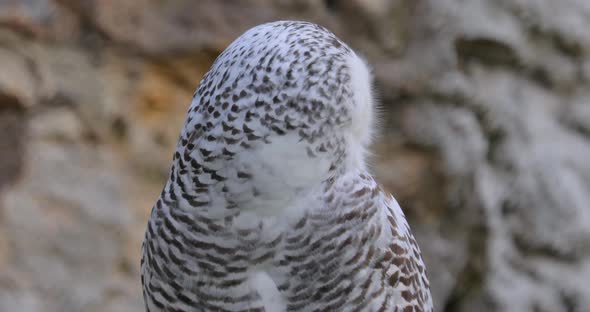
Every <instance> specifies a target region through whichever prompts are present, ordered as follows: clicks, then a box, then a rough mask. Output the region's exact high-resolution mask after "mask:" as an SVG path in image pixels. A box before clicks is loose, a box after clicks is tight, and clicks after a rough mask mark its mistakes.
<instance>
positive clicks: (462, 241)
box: [0, 0, 590, 311]
mask: <svg viewBox="0 0 590 312" xmlns="http://www.w3.org/2000/svg"><path fill="white" fill-rule="evenodd" d="M278 19H304V20H309V21H314V22H318V23H320V24H323V25H324V26H326V27H328V28H329V29H331V30H332V31H334V32H335V33H336V34H337V35H338V36H340V37H341V38H342V39H344V40H345V41H347V42H349V43H350V45H351V46H352V47H353V48H355V49H356V50H357V51H359V52H360V53H362V54H363V55H364V56H365V57H366V58H367V59H368V60H369V62H370V63H371V64H372V65H373V66H374V75H375V78H376V91H377V94H378V96H379V98H380V102H381V106H382V116H381V119H382V131H381V133H382V134H381V136H380V138H379V140H378V142H377V143H376V144H375V146H374V150H375V157H374V159H373V171H374V172H375V173H376V174H377V177H378V179H379V180H380V181H381V182H382V183H383V184H384V185H385V187H386V188H388V189H389V190H391V191H392V193H394V194H395V196H396V197H397V198H398V200H399V201H400V203H401V205H402V207H403V208H404V210H405V212H406V214H407V215H408V217H409V219H410V223H411V224H412V227H413V229H414V232H415V233H416V236H417V238H418V241H419V242H420V244H421V246H422V249H423V253H424V257H425V260H426V262H427V266H428V269H429V275H430V279H431V282H432V288H433V289H432V290H433V294H434V298H435V304H436V307H437V310H438V311H589V310H590V288H589V287H587V285H586V284H587V281H588V280H590V103H589V102H590V32H589V31H588V30H589V29H590V2H588V1H585V0H564V1H551V0H512V1H506V0H469V1H460V0H413V1H412V0H405V1H403V0H350V1H338V0H324V1H317V0H293V1H271V0H248V1H216V0H209V1H206V0H203V1H189V0H174V1H157V0H136V1H114V0H100V1H99V0H87V1H72V0H27V1H22V0H21V1H19V0H3V1H0V311H142V309H143V306H142V299H141V294H140V286H139V272H138V264H139V250H140V244H141V239H142V235H143V230H144V225H145V222H146V220H147V215H148V213H149V210H150V209H151V205H152V204H153V201H154V199H155V198H156V197H157V195H158V194H159V192H160V190H161V187H162V185H163V183H164V180H165V177H166V173H167V170H168V165H169V161H170V159H171V155H172V151H173V149H174V146H175V144H176V139H177V136H178V133H179V130H180V127H181V126H182V122H183V121H184V114H185V111H186V108H187V106H188V104H189V101H190V98H191V95H192V92H193V91H194V89H195V88H196V86H197V84H198V81H199V79H200V77H201V76H202V75H203V74H204V73H205V72H206V70H207V69H208V67H209V66H210V64H211V62H212V61H213V60H214V58H215V56H216V55H217V54H218V53H219V52H220V51H222V50H223V48H224V47H225V46H226V45H227V44H229V43H230V42H231V41H232V40H233V39H234V38H235V37H236V36H238V35H239V34H240V33H242V32H243V31H244V30H246V29H247V28H249V27H251V26H254V25H256V24H259V23H262V22H265V21H272V20H278Z"/></svg>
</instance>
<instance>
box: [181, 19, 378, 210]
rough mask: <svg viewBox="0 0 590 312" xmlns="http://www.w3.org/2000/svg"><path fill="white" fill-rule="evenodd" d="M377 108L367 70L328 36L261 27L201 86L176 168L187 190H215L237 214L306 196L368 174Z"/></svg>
mask: <svg viewBox="0 0 590 312" xmlns="http://www.w3.org/2000/svg"><path fill="white" fill-rule="evenodd" d="M373 102H374V101H373V95H372V86H371V74H370V70H369V68H368V66H367V65H366V64H365V62H364V61H363V60H362V59H361V58H360V57H359V56H357V54H356V53H355V52H354V51H352V49H350V48H349V47H348V46H347V45H346V44H344V43H343V42H342V41H340V40H339V39H338V38H337V37H336V36H335V35H334V34H332V33H331V32H329V31H328V30H326V29H325V28H323V27H321V26H318V25H315V24H312V23H308V22H296V21H280V22H273V23H268V24H263V25H260V26H257V27H254V28H252V29H250V30H248V31H247V32H245V33H244V34H243V35H241V36H240V37H239V38H238V39H236V40H235V41H234V42H233V43H232V44H230V45H229V46H228V47H227V49H226V50H225V51H223V53H221V55H220V56H219V57H218V58H217V59H216V60H215V62H214V63H213V65H212V67H211V69H210V70H209V72H208V73H207V74H206V75H205V77H204V78H203V80H202V81H201V83H200V85H199V87H198V89H197V91H196V92H195V94H194V97H193V100H192V103H191V106H190V108H189V112H188V117H187V121H186V123H185V126H184V128H183V131H182V133H181V137H180V140H179V143H178V149H177V153H176V154H175V157H174V158H175V168H173V169H176V171H177V172H180V171H179V170H182V173H184V174H185V176H184V177H181V178H184V179H185V180H186V181H184V184H185V185H189V186H187V187H192V188H193V189H195V190H196V189H199V188H204V187H205V186H208V187H209V186H210V185H215V186H213V187H209V189H211V188H215V187H217V188H219V191H220V192H222V193H224V194H225V195H226V196H225V197H226V198H231V201H232V202H236V205H239V204H240V202H241V201H246V200H250V199H251V198H253V197H257V196H258V197H264V198H285V197H289V196H287V195H286V194H285V193H289V194H297V192H304V191H306V190H309V189H310V188H312V187H313V186H314V185H317V184H320V183H322V182H323V181H325V180H327V179H330V178H333V177H335V176H338V175H341V174H344V173H345V172H349V171H354V170H364V169H365V154H366V150H367V146H368V145H369V144H370V141H371V137H372V134H373V123H374V122H373V119H374V103H373ZM179 176H181V175H180V174H177V177H176V178H177V179H179ZM191 183H192V184H191ZM293 196H295V195H293Z"/></svg>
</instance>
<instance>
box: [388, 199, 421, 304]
mask: <svg viewBox="0 0 590 312" xmlns="http://www.w3.org/2000/svg"><path fill="white" fill-rule="evenodd" d="M383 206H384V208H385V209H384V214H385V216H386V218H385V219H386V220H384V227H383V229H384V231H383V235H384V237H385V238H386V239H385V240H382V241H381V251H382V252H383V254H382V255H383V256H382V258H381V261H380V266H381V267H382V270H383V275H382V276H383V283H384V284H385V287H386V289H388V291H387V299H386V302H387V303H388V306H389V309H390V310H391V309H393V308H394V307H395V308H399V309H401V311H406V309H407V310H409V311H433V304H432V298H431V295H430V283H429V282H428V278H427V277H426V269H425V265H424V262H423V260H422V254H421V252H420V248H419V247H418V243H417V242H416V239H415V238H414V236H413V235H412V233H411V230H410V227H409V225H408V222H407V221H406V218H405V216H404V214H403V212H402V210H401V208H400V206H399V204H398V203H397V201H396V200H395V198H393V197H392V196H391V195H386V196H385V199H384V202H383ZM412 308H413V309H412ZM396 311H397V310H396Z"/></svg>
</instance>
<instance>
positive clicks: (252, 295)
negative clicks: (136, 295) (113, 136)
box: [142, 21, 432, 311]
mask: <svg viewBox="0 0 590 312" xmlns="http://www.w3.org/2000/svg"><path fill="white" fill-rule="evenodd" d="M373 119H374V117H373V97H372V94H371V77H370V71H369V70H368V67H367V65H366V64H365V62H364V61H363V60H361V59H360V58H359V57H358V56H357V55H356V54H355V52H354V51H352V50H351V49H350V48H349V47H348V46H347V45H346V44H344V43H343V42H342V41H340V40H339V39H338V38H337V37H336V36H335V35H333V34H332V33H330V32H329V31H328V30H326V29H325V28H323V27H321V26H318V25H315V24H311V23H307V22H295V21H281V22H274V23H268V24H263V25H260V26H257V27H254V28H252V29H250V30H248V31H247V32H246V33H244V34H243V35H242V36H240V37H239V38H238V39H236V40H235V41H234V42H233V43H232V44H231V45H230V46H229V47H228V48H227V49H226V50H225V51H224V52H223V53H222V54H221V55H220V56H219V57H218V58H217V60H216V61H215V62H214V64H213V65H212V67H211V69H210V70H209V72H208V73H207V74H206V75H205V77H204V78H203V80H202V81H201V83H200V85H199V87H198V89H197V91H196V92H195V95H194V97H193V101H192V103H191V106H190V108H189V112H188V116H187V121H186V123H185V125H184V128H183V130H182V133H181V135H180V140H179V142H178V145H177V150H176V152H175V153H174V157H173V164H172V168H171V171H170V177H169V179H168V181H167V183H166V185H165V187H164V190H163V191H162V194H161V196H160V198H159V199H158V200H157V201H156V204H155V205H154V207H153V210H152V215H151V217H150V220H149V222H148V227H147V230H146V236H145V241H144V245H143V248H142V283H143V291H144V297H145V302H146V309H147V310H149V311H167V310H176V311H217V310H222V311H242V310H245V309H255V310H256V309H258V310H260V311H311V310H322V311H326V310H338V311H348V310H351V311H352V310H359V309H360V310H366V311H377V310H379V309H384V310H388V311H389V310H395V309H396V308H397V309H407V308H412V309H415V310H416V311H428V310H431V309H432V302H431V298H430V291H429V289H428V280H427V279H426V275H425V270H424V265H423V263H422V259H421V256H420V252H419V248H418V246H417V244H416V242H415V240H414V238H413V236H412V234H411V232H410V229H409V226H408V225H407V222H406V220H405V217H404V215H403V213H402V211H401V209H400V208H399V206H398V205H397V203H396V202H395V199H393V198H392V197H391V196H390V195H387V194H385V193H383V191H382V190H381V188H380V187H379V186H378V185H377V184H376V182H375V181H374V180H373V179H372V177H371V176H370V174H368V173H367V172H366V168H365V161H364V156H365V153H366V148H367V146H368V144H369V142H370V138H371V136H372V131H373Z"/></svg>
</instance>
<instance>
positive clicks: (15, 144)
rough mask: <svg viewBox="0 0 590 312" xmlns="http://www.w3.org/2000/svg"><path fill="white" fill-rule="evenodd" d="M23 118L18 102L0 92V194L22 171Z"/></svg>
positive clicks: (16, 99)
mask: <svg viewBox="0 0 590 312" xmlns="http://www.w3.org/2000/svg"><path fill="white" fill-rule="evenodd" d="M25 117H26V116H25V111H24V108H23V105H22V103H21V102H20V100H19V99H18V98H16V97H14V96H13V95H11V94H6V93H3V92H0V192H1V191H2V189H3V188H4V187H6V186H8V185H10V184H12V183H14V182H15V181H16V180H17V179H18V177H19V176H20V174H21V171H22V169H23V162H24V153H25V144H24V138H25V134H26V124H27V121H26V118H25Z"/></svg>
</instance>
